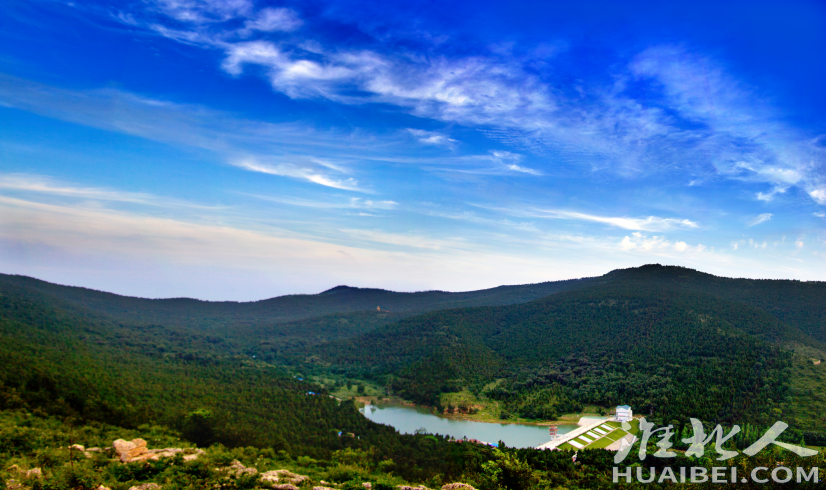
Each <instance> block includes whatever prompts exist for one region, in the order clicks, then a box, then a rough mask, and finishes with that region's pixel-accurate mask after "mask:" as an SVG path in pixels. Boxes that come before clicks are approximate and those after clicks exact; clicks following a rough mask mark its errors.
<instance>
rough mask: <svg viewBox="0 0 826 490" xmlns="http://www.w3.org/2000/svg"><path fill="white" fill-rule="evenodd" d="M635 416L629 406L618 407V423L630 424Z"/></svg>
mask: <svg viewBox="0 0 826 490" xmlns="http://www.w3.org/2000/svg"><path fill="white" fill-rule="evenodd" d="M633 415H634V414H633V413H632V412H631V407H629V406H628V405H620V406H618V407H617V422H630V421H631V419H632V418H633Z"/></svg>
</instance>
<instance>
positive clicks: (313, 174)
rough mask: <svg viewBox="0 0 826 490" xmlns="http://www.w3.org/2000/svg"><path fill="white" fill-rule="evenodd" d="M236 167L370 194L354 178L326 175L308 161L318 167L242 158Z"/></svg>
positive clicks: (235, 162)
mask: <svg viewBox="0 0 826 490" xmlns="http://www.w3.org/2000/svg"><path fill="white" fill-rule="evenodd" d="M231 163H232V164H233V165H235V166H236V167H240V168H243V169H245V170H250V171H252V172H260V173H263V174H269V175H279V176H282V177H293V178H296V179H300V180H305V181H307V182H312V183H314V184H319V185H323V186H325V187H332V188H334V189H341V190H346V191H357V192H369V191H367V190H365V189H362V188H361V187H359V185H358V181H357V180H356V179H354V178H352V177H348V178H335V177H331V176H330V175H326V174H324V173H322V172H321V171H319V168H318V167H319V166H321V167H324V165H318V163H317V162H315V161H311V160H310V161H308V163H311V164H316V166H310V165H306V164H305V165H299V164H295V163H262V162H260V161H259V160H258V159H255V158H242V159H238V160H233V161H232V162H231Z"/></svg>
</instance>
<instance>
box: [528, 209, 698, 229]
mask: <svg viewBox="0 0 826 490" xmlns="http://www.w3.org/2000/svg"><path fill="white" fill-rule="evenodd" d="M534 216H537V217H544V218H555V219H567V220H579V221H591V222H595V223H604V224H607V225H610V226H615V227H617V228H624V229H626V230H641V231H664V230H670V229H674V228H686V229H692V228H698V227H699V225H698V224H697V223H695V222H694V221H691V220H688V219H677V218H660V217H657V216H648V217H647V218H627V217H613V216H597V215H593V214H586V213H579V212H575V211H560V210H536V214H534Z"/></svg>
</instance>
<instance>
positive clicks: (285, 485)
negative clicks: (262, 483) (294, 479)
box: [272, 483, 298, 490]
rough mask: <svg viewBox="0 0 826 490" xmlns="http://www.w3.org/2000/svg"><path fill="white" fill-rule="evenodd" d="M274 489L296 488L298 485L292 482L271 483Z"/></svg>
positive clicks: (295, 489) (286, 489)
mask: <svg viewBox="0 0 826 490" xmlns="http://www.w3.org/2000/svg"><path fill="white" fill-rule="evenodd" d="M272 488H274V489H275V490H298V487H297V486H295V485H293V484H292V483H276V484H275V485H272Z"/></svg>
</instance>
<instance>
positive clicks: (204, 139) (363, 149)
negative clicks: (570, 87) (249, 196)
mask: <svg viewBox="0 0 826 490" xmlns="http://www.w3.org/2000/svg"><path fill="white" fill-rule="evenodd" d="M0 103H6V104H8V105H9V106H10V107H15V108H18V109H23V110H27V111H30V112H34V113H37V114H43V115H46V116H50V117H55V118H58V119H63V120H67V121H71V122H77V123H80V124H84V125H87V126H91V127H97V128H101V129H105V130H109V131H117V132H120V133H125V134H130V135H135V136H140V137H143V138H148V139H152V140H155V141H161V142H167V143H175V144H183V145H187V146H193V147H197V148H203V149H206V150H210V151H213V152H215V153H216V154H217V155H218V156H219V158H222V159H223V160H224V161H225V162H226V163H229V164H231V165H234V166H237V167H239V168H243V169H246V170H249V171H253V172H259V173H265V174H269V175H275V176H282V177H288V178H293V179H298V180H303V181H306V182H312V183H315V184H318V185H322V186H326V187H332V188H336V189H342V190H350V191H358V192H368V191H367V190H366V188H364V186H360V185H359V183H358V181H357V180H356V179H355V178H354V177H352V176H343V175H342V174H346V173H351V170H349V169H345V168H344V166H343V165H342V164H340V163H337V162H336V160H340V159H337V158H335V155H339V154H340V153H341V151H342V150H346V151H347V152H348V153H351V154H356V155H360V156H361V157H366V156H368V155H369V154H371V153H373V152H375V151H380V149H381V148H384V147H388V146H392V145H393V144H394V142H392V141H391V142H387V141H382V142H377V141H376V139H375V138H374V137H372V136H371V135H368V134H356V133H346V132H335V131H318V130H316V129H314V128H312V127H310V126H307V125H303V124H294V123H282V124H273V123H269V122H265V121H255V120H249V119H243V118H238V117H236V116H234V115H232V114H229V113H226V112H221V111H216V110H214V109H209V108H206V107H202V106H197V105H189V104H179V103H175V102H170V101H165V100H159V99H153V98H147V97H142V96H139V95H136V94H133V93H130V92H123V91H120V90H112V89H102V90H89V91H72V90H66V89H60V88H55V87H50V86H46V85H42V84H38V83H36V82H31V81H28V80H21V79H19V78H15V77H11V76H8V75H2V74H0ZM371 144H372V145H375V146H376V147H377V148H378V149H379V150H376V149H375V148H373V149H371V148H370V145H371ZM305 152H306V153H305ZM313 153H314V154H315V155H313ZM273 155H281V156H279V157H274V156H273ZM328 155H329V156H330V157H327V156H328Z"/></svg>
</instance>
